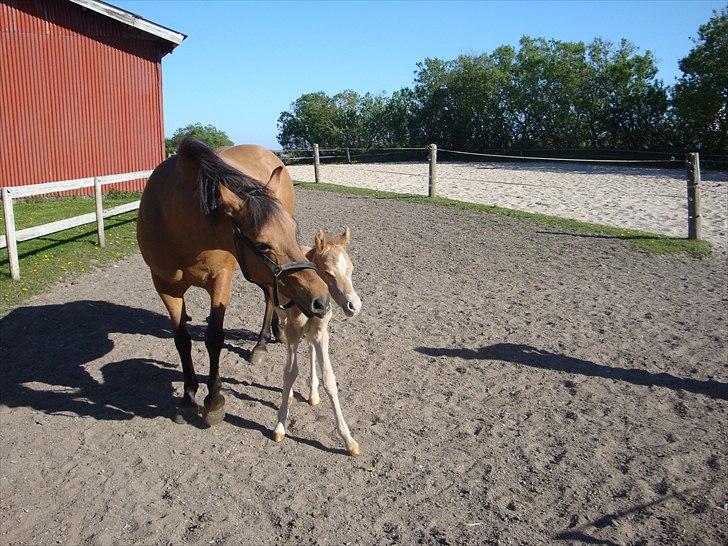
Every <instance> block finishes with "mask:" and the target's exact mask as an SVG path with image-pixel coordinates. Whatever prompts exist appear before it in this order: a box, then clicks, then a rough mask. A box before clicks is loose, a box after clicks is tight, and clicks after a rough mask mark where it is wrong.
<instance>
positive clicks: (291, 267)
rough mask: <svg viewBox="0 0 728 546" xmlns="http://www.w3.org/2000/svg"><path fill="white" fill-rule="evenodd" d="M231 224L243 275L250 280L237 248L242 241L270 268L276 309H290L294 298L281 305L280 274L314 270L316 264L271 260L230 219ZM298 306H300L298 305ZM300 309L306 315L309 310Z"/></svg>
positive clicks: (294, 303) (241, 255) (293, 303)
mask: <svg viewBox="0 0 728 546" xmlns="http://www.w3.org/2000/svg"><path fill="white" fill-rule="evenodd" d="M232 226H233V236H234V239H235V253H236V254H237V258H238V264H240V269H241V270H242V272H243V275H244V276H245V278H246V279H248V281H250V282H252V281H251V279H250V275H249V273H248V270H247V267H246V265H245V260H244V259H243V254H242V253H241V252H240V248H238V243H240V242H242V243H244V244H245V246H247V247H248V250H250V252H252V253H253V254H255V255H256V256H258V257H259V258H260V259H261V260H262V261H263V263H264V264H265V265H266V267H268V269H270V272H271V274H272V275H273V283H272V284H273V305H275V306H276V307H277V308H278V309H282V310H286V309H290V308H291V307H293V306H294V305H297V304H296V302H295V301H294V300H290V301H289V302H288V303H286V304H285V305H281V303H280V298H279V295H278V281H279V278H280V276H281V275H282V274H283V273H286V272H288V271H298V270H300V269H313V270H314V271H315V270H316V264H315V263H313V262H308V261H306V262H290V263H287V264H283V265H280V264H278V263H277V262H274V261H273V260H271V259H270V258H269V257H268V256H266V255H265V254H264V253H263V252H261V251H260V250H259V249H258V247H257V246H255V243H254V242H253V241H251V240H250V239H248V238H247V237H246V236H245V234H244V233H243V231H242V230H241V229H240V226H239V225H238V224H237V223H236V222H235V221H232ZM299 307H300V306H299ZM301 311H303V312H304V313H305V314H306V315H307V316H308V313H309V311H308V310H307V309H303V307H301Z"/></svg>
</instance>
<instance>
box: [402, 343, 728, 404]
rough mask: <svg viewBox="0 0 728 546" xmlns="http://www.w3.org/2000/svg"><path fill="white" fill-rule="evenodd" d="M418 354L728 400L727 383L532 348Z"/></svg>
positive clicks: (499, 347) (439, 350)
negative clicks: (492, 362)
mask: <svg viewBox="0 0 728 546" xmlns="http://www.w3.org/2000/svg"><path fill="white" fill-rule="evenodd" d="M415 350H416V351H417V352H419V353H422V354H425V355H429V356H447V357H456V358H464V359H466V360H502V361H505V362H512V363H514V364H521V365H524V366H531V367H533V368H539V369H542V370H554V371H559V372H567V373H573V374H578V375H585V376H588V377H602V378H605V379H612V380H614V381H624V382H626V383H632V384H633V385H643V386H646V387H663V388H667V389H672V390H685V391H689V392H693V393H695V394H702V395H704V396H709V397H711V398H717V399H721V400H728V383H722V382H720V381H711V380H701V379H690V378H682V377H676V376H674V375H671V374H669V373H652V372H648V371H646V370H638V369H634V368H619V367H617V366H605V365H603V364H597V363H596V362H591V361H590V360H582V359H580V358H574V357H571V356H566V355H562V354H558V353H550V352H548V351H542V350H539V349H536V348H535V347H531V346H529V345H520V344H513V343H497V344H495V345H490V346H488V347H481V348H480V349H461V348H440V347H418V348H417V349H415Z"/></svg>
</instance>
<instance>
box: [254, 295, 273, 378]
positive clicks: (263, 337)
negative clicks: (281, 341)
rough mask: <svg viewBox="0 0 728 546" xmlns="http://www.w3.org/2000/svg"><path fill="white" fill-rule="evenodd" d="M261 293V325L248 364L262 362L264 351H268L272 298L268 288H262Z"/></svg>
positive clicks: (270, 336)
mask: <svg viewBox="0 0 728 546" xmlns="http://www.w3.org/2000/svg"><path fill="white" fill-rule="evenodd" d="M261 289H262V290H263V294H264V295H265V314H264V315H263V326H262V327H261V329H260V334H259V335H258V341H257V343H256V344H255V347H253V350H252V351H251V352H250V364H251V365H253V366H255V365H258V364H262V363H263V360H265V353H267V352H268V341H270V339H271V338H272V335H271V321H272V320H273V314H274V313H273V300H272V299H271V297H270V296H269V295H268V290H266V289H265V288H263V287H262V286H261Z"/></svg>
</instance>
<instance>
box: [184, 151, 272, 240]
mask: <svg viewBox="0 0 728 546" xmlns="http://www.w3.org/2000/svg"><path fill="white" fill-rule="evenodd" d="M177 153H178V154H179V156H180V157H182V158H185V159H188V160H190V161H192V162H194V163H196V164H197V165H198V167H199V170H198V183H199V193H200V208H201V209H202V212H203V213H204V214H205V215H208V216H209V215H211V214H213V213H214V212H215V211H216V210H217V208H218V205H219V200H220V184H222V185H223V186H225V187H226V188H227V189H229V190H230V191H232V192H233V193H234V194H235V195H237V196H238V197H240V198H241V199H245V201H246V204H245V210H246V212H247V217H246V218H245V222H246V224H248V226H250V228H251V229H253V230H254V231H257V230H258V229H259V228H260V226H262V224H263V222H264V221H265V220H266V219H267V218H269V217H270V216H272V215H277V214H280V212H281V211H282V210H283V209H282V208H281V205H280V202H279V201H278V200H277V199H276V198H275V197H273V196H272V195H271V194H270V191H269V189H268V187H267V186H266V185H265V184H264V183H263V182H261V181H260V180H256V179H255V178H252V177H250V176H248V175H246V174H243V173H242V172H240V171H239V170H237V169H235V168H233V167H231V166H230V165H228V164H227V163H225V162H224V161H223V160H222V159H220V157H219V156H218V155H217V154H216V153H215V151H214V150H213V149H212V148H210V147H209V146H208V145H207V144H205V143H204V142H200V141H199V140H196V139H194V138H190V137H186V138H185V139H184V140H182V142H181V143H180V145H179V147H178V148H177Z"/></svg>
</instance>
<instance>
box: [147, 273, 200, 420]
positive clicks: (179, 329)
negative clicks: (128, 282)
mask: <svg viewBox="0 0 728 546" xmlns="http://www.w3.org/2000/svg"><path fill="white" fill-rule="evenodd" d="M152 280H153V281H154V286H155V287H156V289H157V292H158V293H159V297H160V298H162V303H164V306H165V307H166V308H167V312H168V313H169V318H170V319H171V320H172V330H173V332H174V344H175V346H176V347H177V352H178V353H179V357H180V360H181V361H182V372H183V374H184V394H183V395H182V402H181V403H180V405H179V407H178V408H177V415H176V417H175V421H177V422H178V423H182V422H184V421H186V420H189V419H191V418H193V417H194V416H196V415H197V413H198V411H199V408H198V406H197V402H196V401H195V395H196V394H197V387H198V382H197V375H196V374H195V368H194V366H193V364H192V339H191V338H190V334H189V332H188V331H187V320H186V316H185V312H184V299H182V296H181V295H178V294H179V293H180V291H179V290H175V289H172V288H171V287H169V286H167V285H166V283H164V281H162V280H161V279H159V278H157V277H155V276H152ZM182 293H184V291H182Z"/></svg>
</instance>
